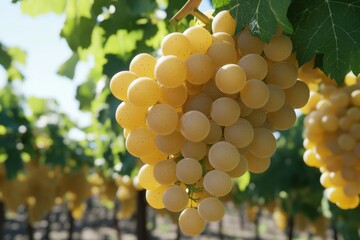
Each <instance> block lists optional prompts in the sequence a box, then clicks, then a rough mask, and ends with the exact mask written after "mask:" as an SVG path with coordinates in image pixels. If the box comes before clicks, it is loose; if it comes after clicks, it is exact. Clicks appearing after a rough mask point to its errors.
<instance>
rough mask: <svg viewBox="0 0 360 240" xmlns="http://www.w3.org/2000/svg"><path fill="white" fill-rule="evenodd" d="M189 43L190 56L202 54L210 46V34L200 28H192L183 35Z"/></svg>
mask: <svg viewBox="0 0 360 240" xmlns="http://www.w3.org/2000/svg"><path fill="white" fill-rule="evenodd" d="M183 34H184V35H185V36H186V37H187V38H188V39H189V41H190V44H191V48H192V50H191V54H194V53H201V54H204V53H206V51H207V50H208V48H209V47H210V45H211V44H212V37H211V34H210V33H209V32H208V31H207V30H206V29H204V28H202V27H200V26H192V27H189V28H188V29H186V30H185V31H184V33H183Z"/></svg>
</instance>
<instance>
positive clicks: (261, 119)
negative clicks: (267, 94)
mask: <svg viewBox="0 0 360 240" xmlns="http://www.w3.org/2000/svg"><path fill="white" fill-rule="evenodd" d="M245 119H246V120H247V121H249V123H250V124H251V125H252V126H253V127H261V126H263V125H264V124H265V123H266V113H265V111H264V110H262V109H261V108H260V109H254V110H253V111H251V114H250V115H249V116H247V117H245Z"/></svg>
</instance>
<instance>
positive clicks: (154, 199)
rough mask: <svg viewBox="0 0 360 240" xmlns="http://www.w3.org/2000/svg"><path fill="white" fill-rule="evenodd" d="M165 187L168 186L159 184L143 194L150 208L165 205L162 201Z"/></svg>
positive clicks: (161, 207) (163, 206) (160, 207)
mask: <svg viewBox="0 0 360 240" xmlns="http://www.w3.org/2000/svg"><path fill="white" fill-rule="evenodd" d="M166 189H168V186H162V185H161V186H159V187H158V188H156V189H154V190H146V195H145V197H146V201H147V202H148V203H149V205H150V206H151V207H152V208H155V209H163V208H165V205H164V203H163V201H162V196H163V194H164V192H165V190H166Z"/></svg>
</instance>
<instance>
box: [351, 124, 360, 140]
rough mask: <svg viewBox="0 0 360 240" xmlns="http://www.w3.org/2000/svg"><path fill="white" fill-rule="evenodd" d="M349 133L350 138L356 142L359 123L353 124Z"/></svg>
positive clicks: (359, 132)
mask: <svg viewBox="0 0 360 240" xmlns="http://www.w3.org/2000/svg"><path fill="white" fill-rule="evenodd" d="M349 133H350V134H351V136H352V137H353V138H354V139H356V140H357V141H358V142H359V140H360V123H354V124H353V125H351V127H350V130H349Z"/></svg>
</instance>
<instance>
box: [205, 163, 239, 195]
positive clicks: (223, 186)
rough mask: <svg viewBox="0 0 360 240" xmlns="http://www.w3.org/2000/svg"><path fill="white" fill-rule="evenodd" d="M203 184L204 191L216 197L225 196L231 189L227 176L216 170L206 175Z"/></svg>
mask: <svg viewBox="0 0 360 240" xmlns="http://www.w3.org/2000/svg"><path fill="white" fill-rule="evenodd" d="M203 184H204V188H205V190H206V191H207V192H209V193H210V194H212V195H214V196H216V197H222V196H225V195H226V194H228V193H229V192H230V191H231V189H232V182H231V177H230V176H229V174H227V173H226V172H224V171H220V170H216V169H215V170H211V171H209V172H207V173H206V175H205V177H204V182H203Z"/></svg>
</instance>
